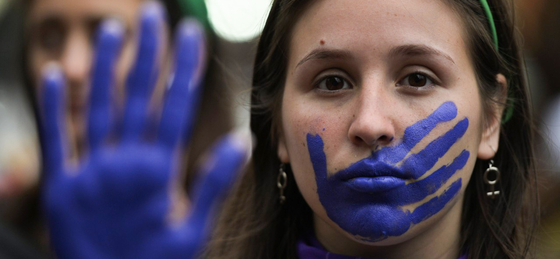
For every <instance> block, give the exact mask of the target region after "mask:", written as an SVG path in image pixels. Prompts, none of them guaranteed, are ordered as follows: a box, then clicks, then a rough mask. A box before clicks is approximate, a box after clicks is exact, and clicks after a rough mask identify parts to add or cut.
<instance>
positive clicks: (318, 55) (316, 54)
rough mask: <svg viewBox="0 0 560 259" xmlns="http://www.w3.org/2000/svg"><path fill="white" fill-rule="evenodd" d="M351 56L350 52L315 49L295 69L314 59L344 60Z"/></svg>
mask: <svg viewBox="0 0 560 259" xmlns="http://www.w3.org/2000/svg"><path fill="white" fill-rule="evenodd" d="M351 56H352V54H350V51H346V50H339V49H315V50H313V51H311V53H309V54H307V55H306V56H305V57H304V58H302V59H301V60H300V61H299V62H298V64H297V65H296V68H297V67H298V66H300V65H301V64H303V63H305V62H307V61H309V60H314V59H345V58H350V57H351Z"/></svg>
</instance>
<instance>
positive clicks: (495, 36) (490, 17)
mask: <svg viewBox="0 0 560 259" xmlns="http://www.w3.org/2000/svg"><path fill="white" fill-rule="evenodd" d="M480 3H481V4H482V8H484V12H485V13H486V16H487V17H488V23H489V24H490V30H491V31H492V38H493V39H494V45H495V46H496V50H498V32H497V31H496V24H495V23H494V16H493V15H492V11H491V10H490V6H489V5H488V1H486V0H480Z"/></svg>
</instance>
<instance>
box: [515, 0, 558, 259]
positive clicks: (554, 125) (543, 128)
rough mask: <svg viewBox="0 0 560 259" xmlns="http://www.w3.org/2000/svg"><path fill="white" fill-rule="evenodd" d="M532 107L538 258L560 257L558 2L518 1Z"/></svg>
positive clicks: (542, 0) (553, 0)
mask: <svg viewBox="0 0 560 259" xmlns="http://www.w3.org/2000/svg"><path fill="white" fill-rule="evenodd" d="M518 4H519V5H520V7H521V8H519V11H520V17H521V18H522V19H521V21H520V24H521V26H520V28H521V30H522V33H523V35H524V37H525V48H526V50H527V51H526V53H527V55H528V58H527V66H528V71H529V80H530V84H531V94H532V95H533V98H532V99H533V106H534V109H535V111H536V112H535V114H536V115H537V119H538V122H539V124H538V127H539V131H540V133H541V135H540V136H539V139H538V145H537V146H536V147H537V149H536V151H537V160H536V162H535V164H536V165H537V170H538V174H539V194H540V203H541V204H540V206H541V208H540V210H541V218H542V220H541V224H540V227H539V231H538V232H537V237H536V240H537V242H536V244H537V247H538V249H537V251H538V258H543V259H548V258H551V259H552V258H560V203H558V197H560V87H558V84H557V82H558V80H560V74H559V73H558V67H560V31H559V30H558V28H560V15H559V13H560V1H556V0H519V1H518Z"/></svg>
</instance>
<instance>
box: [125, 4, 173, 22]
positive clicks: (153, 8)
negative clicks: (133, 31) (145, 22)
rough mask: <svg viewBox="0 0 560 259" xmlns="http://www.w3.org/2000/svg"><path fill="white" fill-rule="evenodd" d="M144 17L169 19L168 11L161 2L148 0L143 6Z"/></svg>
mask: <svg viewBox="0 0 560 259" xmlns="http://www.w3.org/2000/svg"><path fill="white" fill-rule="evenodd" d="M116 1H118V0H116ZM142 18H143V19H150V20H151V19H163V20H167V13H166V12H165V8H164V7H163V5H162V4H161V3H160V2H157V1H148V2H146V3H145V4H144V5H143V6H142Z"/></svg>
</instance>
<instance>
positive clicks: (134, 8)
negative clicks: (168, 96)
mask: <svg viewBox="0 0 560 259" xmlns="http://www.w3.org/2000/svg"><path fill="white" fill-rule="evenodd" d="M143 2H145V1H144V0H119V1H113V0H82V1H74V0H32V1H30V6H29V12H28V16H27V24H26V26H27V32H28V34H29V44H28V50H27V51H28V59H29V60H28V64H29V67H28V70H29V71H30V75H31V76H32V77H33V82H36V84H35V89H36V90H37V91H38V92H39V93H40V92H41V89H40V88H41V84H39V79H40V77H41V71H42V69H43V68H44V67H45V65H47V64H48V63H50V62H57V63H58V64H59V65H60V66H61V67H62V70H63V73H64V75H65V78H66V85H67V87H68V91H67V98H68V100H69V101H68V102H67V109H66V112H67V117H66V118H67V125H68V130H67V132H68V134H70V136H71V137H70V140H71V145H70V147H71V153H72V154H73V156H74V157H77V156H79V155H80V154H81V153H82V150H83V149H84V143H85V141H84V137H85V131H86V129H85V127H84V125H85V118H86V115H85V113H86V108H87V103H88V96H89V92H90V89H89V85H91V82H90V81H89V78H90V71H91V68H92V63H93V61H94V46H95V43H94V42H95V40H96V38H97V28H98V25H99V24H100V23H101V21H103V19H105V18H110V17H114V18H117V19H119V20H120V21H121V22H122V23H123V24H124V27H125V36H124V42H123V44H122V48H121V51H120V56H119V59H118V61H117V64H116V68H115V69H116V73H115V85H116V86H117V87H115V88H114V90H113V91H114V92H115V96H116V97H117V100H116V101H117V102H118V103H120V104H122V102H123V100H124V96H125V94H124V92H125V89H124V84H125V81H126V75H127V74H128V71H129V70H130V66H131V65H132V62H133V61H134V54H135V51H136V48H137V45H136V41H135V40H134V39H135V38H136V37H137V35H138V22H137V21H138V15H139V13H138V12H139V10H140V8H139V7H140V6H141V4H142V3H143ZM164 27H165V26H162V28H164ZM161 31H163V32H164V33H167V31H166V29H162V30H161ZM162 38H166V37H162ZM162 45H164V44H162ZM166 49H167V48H161V49H160V51H166ZM160 89H162V88H161V87H160ZM162 90H163V89H162ZM162 93H163V91H161V90H160V91H156V94H155V96H156V98H158V99H161V94H162ZM120 106H122V105H119V107H120Z"/></svg>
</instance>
